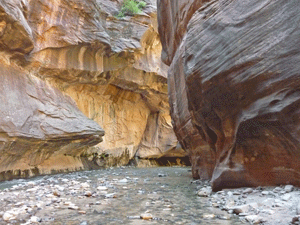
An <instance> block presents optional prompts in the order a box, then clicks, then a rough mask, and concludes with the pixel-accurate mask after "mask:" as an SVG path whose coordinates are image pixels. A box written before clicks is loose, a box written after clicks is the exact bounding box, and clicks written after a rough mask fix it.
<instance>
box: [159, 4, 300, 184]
mask: <svg viewBox="0 0 300 225" xmlns="http://www.w3.org/2000/svg"><path fill="white" fill-rule="evenodd" d="M161 2H162V1H161ZM175 2H176V3H174V4H179V3H178V2H179V1H175ZM299 9H300V8H299V3H298V1H296V0H294V1H288V2H287V1H282V0H275V1H268V0H265V1H250V0H246V1H240V0H238V1H226V0H224V1H223V0H222V1H221V0H220V1H211V2H209V3H207V4H205V5H203V6H202V7H201V8H199V9H198V10H197V11H195V12H194V13H193V15H192V16H191V15H188V16H187V15H186V16H187V17H190V18H191V19H190V21H189V22H188V26H187V32H186V33H185V34H184V35H183V34H182V36H184V38H183V39H182V42H181V46H182V47H177V52H176V55H175V57H174V58H173V61H172V64H171V67H170V71H169V77H170V83H171V84H172V86H173V88H171V89H170V96H171V99H170V101H171V102H170V103H171V106H172V104H175V106H176V104H180V105H179V106H176V107H174V106H173V110H172V113H171V116H172V118H173V122H174V123H175V124H176V126H175V132H176V134H177V136H179V140H183V139H187V138H183V137H184V136H183V134H182V133H181V131H180V130H181V129H182V128H183V127H184V126H185V124H186V121H187V120H184V118H188V117H189V115H190V116H191V118H192V119H191V121H192V124H193V126H194V127H196V128H197V130H198V134H201V136H202V142H201V141H200V140H195V141H193V146H191V147H188V148H189V151H191V152H196V151H198V150H196V149H198V148H201V147H202V148H205V151H206V150H207V145H209V147H210V151H211V155H212V156H214V157H215V162H211V166H210V167H209V168H211V167H213V168H214V170H213V173H212V175H211V179H212V185H213V189H214V190H219V189H222V188H226V187H240V186H257V185H276V184H283V183H290V184H294V185H300V179H299V172H300V151H299V147H300V136H299V135H300V133H299V131H298V130H299V120H298V119H297V118H298V117H299V102H300V97H299V96H300V95H299V79H298V77H299V69H300V68H299V56H300V52H299V51H300V50H299V49H300V48H299V47H300V46H299V43H300V42H299V37H300V36H299V29H298V27H297V25H296V24H298V23H299V20H300V16H299V15H300V14H299V13H300V10H299ZM173 13H174V14H173V16H175V17H176V18H177V19H179V18H178V13H176V12H173ZM291 21H293V22H291ZM164 24H165V22H164V23H162V22H161V23H160V26H161V29H160V30H163V32H162V35H163V34H164V32H165V31H166V30H167V29H168V28H165V27H164ZM178 32H180V30H179V31H178ZM162 40H164V39H163V38H162ZM163 46H164V47H165V48H166V49H165V50H164V51H165V52H167V53H168V51H169V48H168V47H167V46H166V45H163ZM168 54H169V56H168V57H169V58H170V59H172V57H173V55H172V54H171V53H168ZM166 62H167V63H168V60H166ZM178 68H181V69H180V70H179V69H178ZM178 71H180V72H178ZM177 80H179V82H178V81H177ZM180 80H181V81H180ZM176 82H177V84H176ZM173 83H174V84H173ZM172 86H171V87H172ZM182 92H185V93H186V95H187V98H186V97H185V94H183V95H182ZM181 96H183V98H182V97H181ZM181 98H182V100H180V99H181ZM186 101H188V104H187V102H186ZM187 105H188V106H187ZM181 107H182V108H184V110H185V112H181V111H178V109H179V108H181ZM187 108H188V112H187ZM176 109H177V110H176ZM184 110H182V111H184ZM188 136H189V137H193V138H194V136H193V135H190V134H189V135H188ZM203 141H204V142H205V143H206V144H205V143H203ZM201 154H203V152H202V151H200V153H196V154H195V155H201ZM194 157H195V156H194ZM214 157H212V158H214ZM192 161H193V157H192ZM204 161H205V162H204V163H203V162H199V163H198V164H197V166H199V167H200V168H202V169H200V170H198V171H200V172H199V175H200V176H202V175H201V171H205V168H207V165H206V164H209V162H210V161H209V160H207V159H206V160H204ZM193 166H194V168H193V170H194V171H195V166H196V165H195V164H193ZM194 176H196V177H197V175H195V174H194Z"/></svg>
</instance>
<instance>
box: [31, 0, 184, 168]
mask: <svg viewBox="0 0 300 225" xmlns="http://www.w3.org/2000/svg"><path fill="white" fill-rule="evenodd" d="M28 7H29V12H28V17H29V21H30V22H31V27H32V29H33V30H34V31H35V32H34V37H33V38H34V44H35V48H34V50H33V52H32V54H31V56H32V59H31V60H32V63H31V65H30V66H29V67H30V68H31V69H33V70H37V71H38V75H39V76H40V77H42V78H43V79H46V80H47V81H48V82H50V83H51V84H52V85H54V86H56V87H58V88H59V89H60V90H62V91H63V92H65V93H67V94H68V95H70V96H71V97H72V98H73V99H74V100H75V101H76V103H77V104H78V107H79V108H80V109H81V110H82V111H83V113H84V114H85V115H87V116H88V117H89V118H91V119H93V120H95V121H96V122H97V123H99V124H100V125H101V126H102V127H103V129H104V130H105V131H106V135H105V138H104V141H103V142H102V143H101V144H99V145H97V146H96V147H95V148H94V149H93V150H92V151H91V153H92V154H95V153H97V154H98V155H102V154H103V153H105V154H109V155H113V156H114V157H116V158H118V157H120V156H121V155H124V153H125V152H127V153H128V154H127V153H126V155H128V156H126V158H128V160H129V159H132V158H133V157H134V156H136V157H139V158H159V157H163V156H164V155H165V152H168V151H170V150H172V149H175V147H176V146H177V144H178V141H177V139H176V136H175V134H174V132H173V129H172V125H171V122H170V121H171V118H170V115H169V105H168V97H167V66H166V65H165V64H163V63H162V61H161V59H160V55H161V49H162V47H161V44H160V39H159V35H158V31H157V18H156V4H155V1H147V6H146V8H145V9H144V10H143V13H141V14H138V15H135V16H133V17H130V16H127V17H124V18H122V19H120V18H116V15H117V14H118V11H119V9H120V7H121V1H120V2H119V1H110V0H105V1H96V2H95V1H90V0H73V1H60V2H59V4H56V3H55V4H54V3H50V2H48V1H33V0H32V1H30V2H29V6H28ZM61 8H63V9H64V10H61ZM185 154H186V153H185V152H184V151H182V152H181V156H185ZM123 163H124V162H123ZM123 163H122V164H123Z"/></svg>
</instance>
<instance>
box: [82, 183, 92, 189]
mask: <svg viewBox="0 0 300 225" xmlns="http://www.w3.org/2000/svg"><path fill="white" fill-rule="evenodd" d="M81 187H83V188H89V187H90V185H89V184H88V183H82V184H81Z"/></svg>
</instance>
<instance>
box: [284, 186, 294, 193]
mask: <svg viewBox="0 0 300 225" xmlns="http://www.w3.org/2000/svg"><path fill="white" fill-rule="evenodd" d="M284 190H285V191H286V193H289V192H292V191H293V190H294V186H293V185H286V186H285V187H284Z"/></svg>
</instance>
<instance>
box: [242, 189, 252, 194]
mask: <svg viewBox="0 0 300 225" xmlns="http://www.w3.org/2000/svg"><path fill="white" fill-rule="evenodd" d="M252 192H253V188H246V189H245V190H244V191H243V194H250V193H252Z"/></svg>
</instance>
